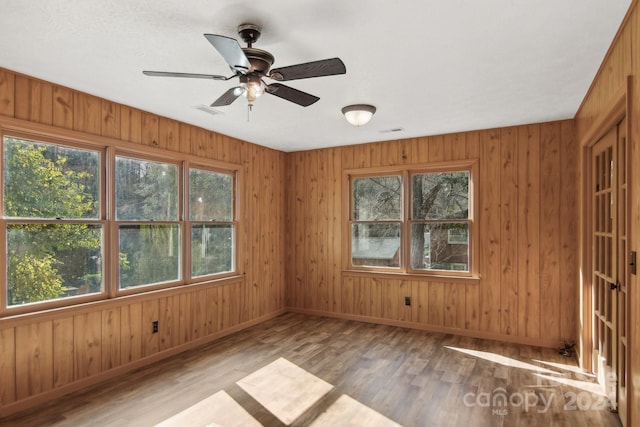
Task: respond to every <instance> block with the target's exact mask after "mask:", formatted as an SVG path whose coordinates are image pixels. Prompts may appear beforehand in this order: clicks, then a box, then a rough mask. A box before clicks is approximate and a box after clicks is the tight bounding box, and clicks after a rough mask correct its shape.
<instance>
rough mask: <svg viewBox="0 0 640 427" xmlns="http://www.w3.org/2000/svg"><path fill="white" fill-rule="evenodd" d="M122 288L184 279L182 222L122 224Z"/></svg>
mask: <svg viewBox="0 0 640 427" xmlns="http://www.w3.org/2000/svg"><path fill="white" fill-rule="evenodd" d="M119 247H120V254H119V260H120V288H121V289H124V288H128V287H131V286H140V285H151V284H156V283H163V282H170V281H175V280H178V279H180V252H179V248H180V230H179V227H178V225H166V224H163V225H121V226H120V227H119Z"/></svg>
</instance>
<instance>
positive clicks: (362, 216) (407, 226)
mask: <svg viewBox="0 0 640 427" xmlns="http://www.w3.org/2000/svg"><path fill="white" fill-rule="evenodd" d="M474 168H475V163H470V162H465V163H448V164H446V165H445V164H443V165H434V166H430V167H425V168H421V169H416V170H393V169H382V170H376V171H373V172H370V171H348V176H349V182H350V187H349V190H350V196H351V197H350V202H351V205H350V210H349V214H350V217H349V228H350V234H351V239H350V257H349V267H350V268H354V269H362V270H372V271H377V270H380V271H389V272H396V273H415V274H449V275H470V274H473V273H475V271H474V269H473V265H472V261H473V259H474V255H473V252H474V250H473V247H474V246H473V197H472V194H473V186H472V183H473V174H474V173H473V171H474Z"/></svg>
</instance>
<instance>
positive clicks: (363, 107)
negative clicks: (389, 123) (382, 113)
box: [342, 104, 376, 126]
mask: <svg viewBox="0 0 640 427" xmlns="http://www.w3.org/2000/svg"><path fill="white" fill-rule="evenodd" d="M375 112H376V107H374V106H373V105H368V104H354V105H347V106H346V107H343V108H342V114H344V117H345V118H346V119H347V121H348V122H349V123H351V124H352V125H354V126H362V125H366V124H367V123H369V120H371V117H373V114H374V113H375Z"/></svg>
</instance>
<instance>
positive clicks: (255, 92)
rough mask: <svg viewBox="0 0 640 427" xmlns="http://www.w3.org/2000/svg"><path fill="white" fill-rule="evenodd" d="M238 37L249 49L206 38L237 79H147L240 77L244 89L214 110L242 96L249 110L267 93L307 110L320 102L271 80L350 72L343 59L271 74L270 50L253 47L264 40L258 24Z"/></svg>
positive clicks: (245, 26) (158, 73)
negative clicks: (265, 80)
mask: <svg viewBox="0 0 640 427" xmlns="http://www.w3.org/2000/svg"><path fill="white" fill-rule="evenodd" d="M238 35H239V36H240V37H241V38H242V40H244V42H245V43H247V47H240V44H239V43H238V41H237V40H236V39H233V38H231V37H226V36H221V35H217V34H205V35H204V36H205V38H206V39H207V40H209V43H211V44H212V45H213V47H214V48H216V50H217V51H218V52H219V53H220V55H222V57H223V58H224V60H225V61H226V62H227V64H229V67H230V68H231V71H233V73H234V74H233V75H232V76H229V77H226V76H220V75H213V74H192V73H172V72H165V71H143V74H145V75H147V76H160V77H188V78H196V79H212V80H230V79H232V78H235V77H238V78H239V80H240V85H239V86H236V87H233V88H231V89H229V90H227V91H226V92H225V93H223V94H222V96H220V97H219V98H218V99H216V100H215V101H214V102H213V103H212V104H211V106H212V107H222V106H225V105H230V104H231V103H232V102H233V101H235V100H236V99H237V98H238V97H239V96H244V97H246V98H247V102H248V104H249V109H251V107H252V106H253V103H254V102H255V100H256V98H257V97H259V96H260V95H262V94H263V93H268V94H271V95H275V96H277V97H279V98H282V99H285V100H287V101H291V102H293V103H295V104H298V105H301V106H303V107H308V106H309V105H311V104H313V103H315V102H316V101H318V100H319V99H320V98H318V97H317V96H314V95H311V94H308V93H306V92H303V91H301V90H298V89H294V88H292V87H289V86H286V85H283V84H281V83H271V84H266V83H265V82H264V80H263V78H265V77H267V78H269V79H272V80H276V81H277V82H282V81H288V80H297V79H308V78H311V77H323V76H333V75H336V74H345V73H346V72H347V69H346V68H345V65H344V63H343V62H342V60H340V58H331V59H323V60H320V61H313V62H306V63H304V64H297V65H290V66H288V67H282V68H276V69H273V70H270V68H271V65H273V62H274V61H275V58H274V56H273V55H272V54H271V53H269V52H267V51H266V50H262V49H256V48H254V47H253V44H254V43H255V42H256V41H257V40H258V38H259V37H260V28H259V27H258V26H257V25H254V24H242V25H240V26H239V27H238Z"/></svg>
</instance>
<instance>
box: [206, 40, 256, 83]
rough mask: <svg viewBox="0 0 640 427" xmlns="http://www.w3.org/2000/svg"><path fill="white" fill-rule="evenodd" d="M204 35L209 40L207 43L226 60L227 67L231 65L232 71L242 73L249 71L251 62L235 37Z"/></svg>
mask: <svg viewBox="0 0 640 427" xmlns="http://www.w3.org/2000/svg"><path fill="white" fill-rule="evenodd" d="M204 36H205V37H206V38H207V40H209V43H211V44H212V45H213V47H215V48H216V50H217V51H218V52H220V55H222V57H223V58H224V60H225V61H227V64H229V67H231V69H232V70H233V71H237V72H239V73H242V74H246V73H247V72H249V69H250V68H251V63H250V62H249V59H247V55H245V54H244V52H243V51H242V48H241V47H240V44H239V43H238V41H237V40H236V39H232V38H231V37H225V36H219V35H217V34H205V35H204Z"/></svg>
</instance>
